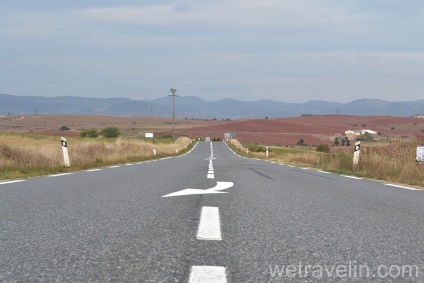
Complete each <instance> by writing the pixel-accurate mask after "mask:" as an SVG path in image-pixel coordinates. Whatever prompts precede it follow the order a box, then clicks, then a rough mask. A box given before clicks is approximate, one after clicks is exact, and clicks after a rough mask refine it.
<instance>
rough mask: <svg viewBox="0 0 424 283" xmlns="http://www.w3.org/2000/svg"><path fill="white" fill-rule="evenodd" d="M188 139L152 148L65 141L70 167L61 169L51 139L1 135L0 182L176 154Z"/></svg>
mask: <svg viewBox="0 0 424 283" xmlns="http://www.w3.org/2000/svg"><path fill="white" fill-rule="evenodd" d="M191 142H192V141H191V140H190V139H189V138H187V137H182V138H179V139H178V140H176V141H175V143H167V144H161V143H159V144H156V145H155V146H156V151H157V155H156V156H153V145H152V144H151V143H147V142H144V141H143V140H139V139H122V138H119V139H114V140H108V139H81V138H74V139H68V150H69V157H70V161H71V168H70V169H67V168H64V167H63V155H62V148H61V143H60V140H59V139H58V138H52V137H28V136H25V137H21V136H16V135H0V179H13V178H21V177H28V176H35V175H40V174H47V173H53V172H63V171H69V170H71V171H72V170H81V169H87V168H92V167H99V166H106V165H112V164H118V163H125V162H135V161H142V160H146V159H152V158H158V157H163V156H170V155H176V154H178V153H181V152H183V151H185V150H186V149H187V148H188V147H190V145H191Z"/></svg>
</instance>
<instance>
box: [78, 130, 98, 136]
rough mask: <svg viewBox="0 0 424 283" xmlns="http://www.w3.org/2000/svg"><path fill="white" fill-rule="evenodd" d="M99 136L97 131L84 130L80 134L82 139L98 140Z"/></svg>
mask: <svg viewBox="0 0 424 283" xmlns="http://www.w3.org/2000/svg"><path fill="white" fill-rule="evenodd" d="M98 136H99V132H98V131H97V130H94V129H91V130H84V131H82V132H81V133H80V137H82V138H97V137H98Z"/></svg>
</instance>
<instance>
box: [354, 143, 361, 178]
mask: <svg viewBox="0 0 424 283" xmlns="http://www.w3.org/2000/svg"><path fill="white" fill-rule="evenodd" d="M360 151H361V142H360V141H358V142H356V143H355V151H354V152H353V171H356V167H357V166H358V163H359V152H360Z"/></svg>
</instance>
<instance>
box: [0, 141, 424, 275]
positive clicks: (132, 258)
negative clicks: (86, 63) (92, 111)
mask: <svg viewBox="0 0 424 283" xmlns="http://www.w3.org/2000/svg"><path fill="white" fill-rule="evenodd" d="M187 189H190V190H187ZM0 282H424V191H419V190H409V189H408V188H401V187H393V186H388V185H386V184H385V183H380V182H376V181H372V180H366V179H352V178H348V177H346V176H341V175H338V174H332V173H326V172H319V171H315V170H311V169H307V168H298V167H290V166H287V165H281V164H273V163H270V162H266V161H261V160H254V159H247V158H242V157H240V156H237V155H236V154H234V153H233V152H232V151H231V150H230V149H229V148H228V147H227V146H226V145H225V144H224V143H222V142H214V143H209V142H202V143H199V144H198V145H197V146H196V147H195V148H194V150H192V152H190V153H189V154H187V155H185V156H181V157H173V158H167V159H162V160H158V161H151V162H143V163H138V164H128V165H121V166H119V167H113V168H102V169H101V170H97V171H80V172H75V173H73V174H69V175H60V176H44V177H38V178H30V179H27V180H23V181H22V182H15V183H9V182H7V183H5V182H3V183H0Z"/></svg>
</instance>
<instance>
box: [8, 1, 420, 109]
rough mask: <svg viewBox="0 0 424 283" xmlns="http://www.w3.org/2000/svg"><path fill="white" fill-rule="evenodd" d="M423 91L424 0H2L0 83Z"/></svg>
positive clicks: (96, 93) (91, 92)
mask: <svg viewBox="0 0 424 283" xmlns="http://www.w3.org/2000/svg"><path fill="white" fill-rule="evenodd" d="M170 88H176V89H177V94H179V95H182V96H198V97H201V98H203V99H206V100H219V99H222V98H234V99H241V100H259V99H272V100H278V101H285V102H306V101H309V100H330V101H339V102H347V101H352V100H355V99H358V98H379V99H384V100H388V101H399V100H416V99H423V98H424V1H422V0H407V1H399V0H393V1H392V0H354V1H353V0H352V1H341V0H213V1H212V0H209V1H204V0H193V1H190V0H181V1H166V0H154V1H153V0H152V1H138V0H137V1H125V0H121V1H100V0H97V1H96V0H72V1H58V0H44V1H43V0H40V1H34V0H1V1H0V93H7V94H13V95H42V96H64V95H75V96H86V97H103V98H109V97H128V98H132V99H139V100H142V99H145V98H157V97H162V96H166V95H168V94H169V93H170V92H169V89H170Z"/></svg>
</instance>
